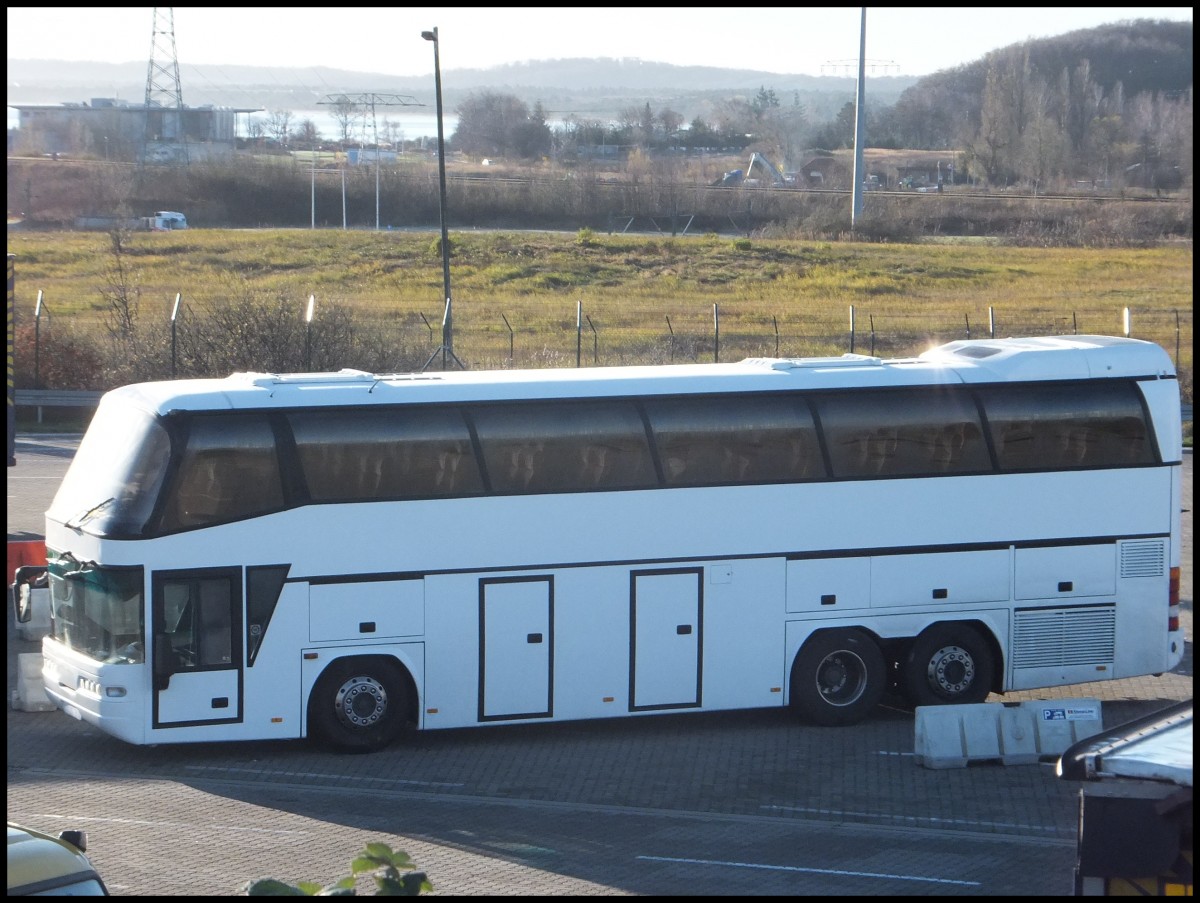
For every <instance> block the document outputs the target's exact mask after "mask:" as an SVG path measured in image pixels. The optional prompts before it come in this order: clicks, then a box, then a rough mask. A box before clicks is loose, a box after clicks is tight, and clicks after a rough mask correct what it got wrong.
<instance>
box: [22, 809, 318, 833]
mask: <svg viewBox="0 0 1200 903" xmlns="http://www.w3.org/2000/svg"><path fill="white" fill-rule="evenodd" d="M9 814H10V815H11V814H12V813H11V812H10V813H9ZM21 818H22V819H35V818H50V819H55V818H56V819H59V820H60V821H66V822H70V823H72V824H74V823H76V822H103V823H104V824H109V825H141V826H142V827H146V828H187V829H188V830H189V831H194V830H195V829H196V828H197V827H200V828H207V829H208V830H210V831H244V832H247V833H251V834H293V835H308V834H310V833H311V832H310V831H285V830H282V829H280V828H247V827H245V826H244V825H196V824H195V823H193V822H173V821H159V820H157V819H143V818H103V817H101V816H94V815H56V814H53V813H49V812H27V813H22V815H21Z"/></svg>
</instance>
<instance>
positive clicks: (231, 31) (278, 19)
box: [8, 4, 1192, 76]
mask: <svg viewBox="0 0 1200 903" xmlns="http://www.w3.org/2000/svg"><path fill="white" fill-rule="evenodd" d="M160 9H162V10H164V11H166V10H168V9H173V10H174V24H175V48H176V53H177V56H178V58H179V63H180V66H181V67H186V66H188V65H194V64H207V65H232V64H239V65H263V66H283V67H288V68H292V69H296V70H305V69H311V68H313V67H315V66H326V67H331V68H337V69H351V70H355V71H360V72H375V73H379V74H386V75H424V74H432V72H433V51H432V47H431V45H430V44H429V43H427V42H425V41H423V40H421V32H422V31H424V30H426V29H430V28H432V27H433V26H437V28H438V36H439V42H440V45H441V49H440V54H441V66H442V70H443V71H444V72H445V71H450V70H453V69H468V68H486V67H489V66H495V65H500V64H503V63H513V62H525V61H529V60H544V59H567V58H575V57H609V58H636V59H641V60H646V61H650V62H662V63H674V64H676V65H681V66H690V65H704V66H717V67H720V68H725V69H757V70H761V71H764V72H777V73H787V74H797V73H807V74H811V75H831V74H833V75H853V74H855V73H856V69H855V68H854V67H855V66H856V63H855V62H854V61H856V60H857V58H858V47H859V24H860V17H861V9H862V8H861V7H849V6H847V7H828V8H809V9H802V8H798V7H781V8H772V7H766V6H756V5H754V4H750V5H746V4H730V5H725V6H718V7H716V8H715V9H672V8H667V7H595V6H593V7H570V8H564V7H554V8H549V9H542V8H536V7H508V6H490V7H384V8H367V7H315V8H302V7H283V8H281V9H268V8H266V7H243V8H237V7H229V8H225V7H204V6H182V7H173V8H172V7H160ZM153 10H154V7H149V6H142V7H104V6H97V7H61V6H49V7H43V8H37V9H34V8H25V7H16V8H14V7H11V6H10V7H8V58H9V59H60V60H84V61H95V62H114V63H125V62H148V61H149V58H150V50H151V38H152V36H153V29H154V15H153ZM1129 19H1172V20H1176V21H1188V22H1190V21H1192V7H1107V8H1105V7H1096V8H1094V7H1061V8H1060V7H1041V8H1032V9H1018V8H1009V7H892V8H879V9H873V8H868V9H867V48H866V57H867V60H868V61H869V62H868V66H870V65H871V63H870V61H878V62H877V63H876V65H875V68H874V72H875V74H880V75H883V74H888V75H892V74H898V75H907V76H918V75H927V74H928V73H930V72H936V71H938V70H940V69H946V68H950V67H952V66H956V65H959V64H961V63H969V62H973V61H974V60H977V59H979V58H980V57H982V56H983V55H984V54H985V53H987V52H988V51H989V50H995V49H997V48H999V47H1004V46H1007V45H1009V44H1014V43H1018V42H1020V41H1023V40H1025V39H1026V38H1040V37H1052V36H1055V35H1060V34H1064V33H1066V32H1068V31H1074V30H1077V29H1081V28H1091V27H1094V26H1096V25H1103V24H1107V23H1111V22H1119V21H1124V20H1129ZM161 43H162V42H161V40H160V46H161ZM848 62H849V64H850V65H847V63H848ZM869 74H871V69H868V75H869Z"/></svg>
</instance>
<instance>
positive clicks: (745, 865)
mask: <svg viewBox="0 0 1200 903" xmlns="http://www.w3.org/2000/svg"><path fill="white" fill-rule="evenodd" d="M636 858H638V859H645V860H648V861H651V862H682V863H684V864H686V865H719V866H724V867H729V868H739V869H765V870H768V871H773V872H806V873H808V874H811V875H844V876H846V877H848V878H887V879H890V880H893V881H925V882H929V883H932V884H957V885H961V886H963V887H978V886H979V882H978V881H959V880H957V879H955V878H929V877H926V876H924V875H889V874H887V873H885V872H851V871H847V870H845V869H810V868H804V867H803V866H799V865H764V864H762V863H759V862H722V861H721V860H719V859H677V858H675V857H673V856H638V857H636Z"/></svg>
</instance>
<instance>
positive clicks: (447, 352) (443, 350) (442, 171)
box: [421, 27, 465, 370]
mask: <svg viewBox="0 0 1200 903" xmlns="http://www.w3.org/2000/svg"><path fill="white" fill-rule="evenodd" d="M421 37H423V38H424V39H425V40H426V41H433V79H434V89H435V91H436V93H437V126H438V187H439V190H440V192H441V194H440V195H439V199H438V212H439V214H440V216H441V220H442V287H443V289H444V291H445V297H446V313H445V316H444V317H443V319H442V346H441V347H440V348H438V349H437V350H436V351H434V352H433V355H432V356H431V357H430V358H429V360H427V361H426V362H425V367H422V368H421V369H422V370H424V369H425V368H426V367H428V366H429V365H430V364H431V363H433V360H434V358H436V357H437V356H438V355H439V354H441V356H442V369H443V370H445V369H446V358H447V356H449V357H450V358H451V359H452V360H453V361H454V363H456V364H458V366H459V367H462V361H460V360H459V359H458V358H457V357H456V356H455V354H454V320H453V314H452V304H451V300H450V236H449V235H448V234H447V232H446V136H445V132H444V131H443V126H442V63H441V58H440V55H439V43H438V30H437V28H436V27H435V28H434V29H433V31H423V32H421ZM464 369H465V368H464Z"/></svg>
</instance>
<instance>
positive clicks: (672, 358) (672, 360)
mask: <svg viewBox="0 0 1200 903" xmlns="http://www.w3.org/2000/svg"><path fill="white" fill-rule="evenodd" d="M1176 319H1178V316H1176ZM667 332H669V333H670V334H671V352H670V353H671V363H672V364H673V363H675V330H674V329H672V328H671V317H670V315H669V314H668V315H667Z"/></svg>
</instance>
